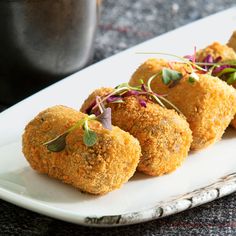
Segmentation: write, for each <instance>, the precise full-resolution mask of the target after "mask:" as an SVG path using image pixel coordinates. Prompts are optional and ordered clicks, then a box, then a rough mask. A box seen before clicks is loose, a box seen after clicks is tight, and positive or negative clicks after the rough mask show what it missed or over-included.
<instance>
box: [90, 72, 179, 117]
mask: <svg viewBox="0 0 236 236" xmlns="http://www.w3.org/2000/svg"><path fill="white" fill-rule="evenodd" d="M156 77H161V78H162V81H163V83H164V84H166V85H168V86H170V87H173V86H175V85H176V84H177V83H178V81H179V80H181V79H182V77H183V75H182V74H181V73H179V72H178V71H174V70H171V69H169V68H163V69H162V70H161V71H160V72H158V73H156V74H154V75H152V76H151V77H150V78H149V79H148V82H147V85H145V84H144V82H143V81H142V80H140V81H139V82H140V83H139V85H138V86H130V85H129V84H128V83H122V84H120V85H118V86H116V87H115V89H114V90H113V91H112V92H110V93H108V94H105V95H103V96H101V97H100V96H97V97H99V99H94V101H93V102H92V103H91V104H90V106H89V107H88V108H87V109H86V111H85V113H87V114H96V115H98V114H101V109H100V107H104V106H106V105H107V104H109V103H122V102H124V98H126V97H130V96H134V97H136V99H137V100H138V102H139V104H140V105H141V106H142V107H146V105H147V104H146V101H145V100H144V99H143V98H141V97H140V96H145V98H146V99H147V100H148V101H152V102H155V103H157V104H159V105H160V106H162V107H168V108H173V109H174V110H176V111H177V112H178V113H181V111H180V110H179V109H178V108H177V107H176V106H175V105H174V104H172V103H171V102H170V101H168V99H166V98H165V95H160V94H157V93H154V92H153V91H152V89H151V82H152V81H153V80H154V79H155V78H156Z"/></svg>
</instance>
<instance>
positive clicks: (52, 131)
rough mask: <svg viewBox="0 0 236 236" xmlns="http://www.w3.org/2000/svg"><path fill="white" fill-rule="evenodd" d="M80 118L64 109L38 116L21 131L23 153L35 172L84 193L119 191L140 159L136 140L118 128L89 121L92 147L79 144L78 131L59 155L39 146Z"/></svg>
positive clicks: (81, 142) (67, 141) (80, 115)
mask: <svg viewBox="0 0 236 236" xmlns="http://www.w3.org/2000/svg"><path fill="white" fill-rule="evenodd" d="M84 116H85V114H83V113H80V112H78V111H76V110H73V109H71V108H68V107H64V106H54V107H51V108H49V109H47V110H45V111H43V112H41V113H40V114H39V115H38V116H36V117H35V118H34V119H33V120H32V121H31V122H30V123H29V124H28V125H27V126H26V128H25V132H24V134H23V153H24V155H25V157H26V159H27V160H28V162H29V163H30V165H31V167H32V168H33V169H35V170H36V171H38V172H40V173H44V174H48V175H49V176H50V177H53V178H56V179H60V180H62V181H63V182H65V183H67V184H71V185H73V186H74V187H76V188H79V189H81V190H82V191H84V192H88V193H92V194H105V193H107V192H110V191H112V190H114V189H117V188H120V187H121V185H122V184H124V183H125V182H127V181H128V179H129V178H130V177H131V176H132V175H133V174H134V172H135V170H136V167H137V165H138V162H139V158H140V155H141V149H140V146H139V142H138V140H137V139H135V138H134V137H132V136H131V135H130V134H128V133H127V132H124V131H123V130H121V129H119V128H118V127H113V129H112V131H109V130H106V129H104V128H103V127H102V126H101V124H100V123H99V122H97V121H92V122H90V128H91V129H93V130H95V131H96V133H97V136H98V141H97V143H96V144H95V145H94V146H92V147H87V146H86V145H85V144H84V143H83V141H82V135H83V130H82V129H81V128H78V129H76V130H75V131H73V132H71V133H70V134H69V135H68V136H67V139H66V143H67V145H66V148H65V149H64V150H63V151H61V152H56V153H55V152H50V151H48V150H47V148H46V147H45V146H44V145H43V143H44V142H46V141H48V140H51V139H52V138H54V137H56V136H57V135H59V134H61V133H63V132H64V131H65V130H67V129H68V128H69V127H71V126H72V125H73V124H74V123H75V122H76V121H78V120H80V119H81V118H83V117H84Z"/></svg>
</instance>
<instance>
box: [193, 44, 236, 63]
mask: <svg viewBox="0 0 236 236" xmlns="http://www.w3.org/2000/svg"><path fill="white" fill-rule="evenodd" d="M208 55H211V56H212V57H213V59H217V58H219V59H220V61H221V62H223V61H230V60H235V59H236V54H235V52H234V50H233V48H231V47H228V46H227V45H223V44H220V43H218V42H214V43H212V44H211V45H209V46H207V47H206V48H204V49H201V50H199V51H198V52H197V54H196V60H197V61H203V60H204V59H205V58H206V57H207V56H208Z"/></svg>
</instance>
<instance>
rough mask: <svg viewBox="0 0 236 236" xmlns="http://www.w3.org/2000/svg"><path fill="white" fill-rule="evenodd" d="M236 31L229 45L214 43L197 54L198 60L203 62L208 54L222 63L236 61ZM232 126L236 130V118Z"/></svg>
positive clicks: (234, 85) (235, 85) (235, 86)
mask: <svg viewBox="0 0 236 236" xmlns="http://www.w3.org/2000/svg"><path fill="white" fill-rule="evenodd" d="M235 50H236V31H235V32H234V33H233V34H232V36H231V38H230V40H229V42H228V44H227V45H222V44H220V43H217V42H215V43H213V44H211V45H209V46H207V47H206V48H204V49H202V50H200V51H199V52H198V53H197V60H198V61H202V60H203V59H204V57H206V56H207V55H208V54H210V55H212V57H213V58H214V59H216V58H217V57H221V58H222V59H221V61H230V60H236V53H235ZM233 87H234V88H236V83H235V84H233ZM231 125H232V126H233V127H234V128H236V116H235V117H234V119H233V120H232V121H231Z"/></svg>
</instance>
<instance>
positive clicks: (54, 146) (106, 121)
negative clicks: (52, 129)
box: [44, 97, 112, 152]
mask: <svg viewBox="0 0 236 236" xmlns="http://www.w3.org/2000/svg"><path fill="white" fill-rule="evenodd" d="M96 101H97V103H98V107H99V109H100V113H99V115H97V116H96V115H94V114H92V115H89V116H87V117H85V118H83V119H81V120H79V121H77V122H76V123H75V124H74V125H73V126H72V127H70V128H69V129H68V130H66V131H65V132H64V133H63V134H60V135H58V136H57V137H56V138H54V139H52V140H50V141H48V142H46V143H44V145H45V146H46V147H47V149H48V150H49V151H51V152H60V151H62V150H64V149H65V147H66V137H67V135H68V134H69V133H70V132H72V131H74V130H75V129H77V128H79V127H82V128H83V130H84V134H83V142H84V144H85V145H86V146H88V147H91V146H93V145H94V144H95V143H96V142H97V134H96V132H94V131H93V130H91V129H90V128H89V124H88V123H89V121H91V120H97V121H99V122H101V124H102V126H103V127H104V128H106V129H109V130H112V125H111V108H105V107H103V105H102V104H101V103H100V100H99V98H98V97H97V98H96Z"/></svg>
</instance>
